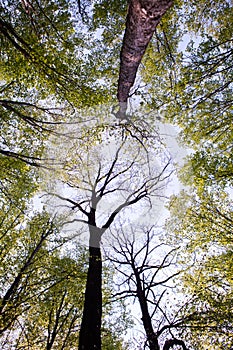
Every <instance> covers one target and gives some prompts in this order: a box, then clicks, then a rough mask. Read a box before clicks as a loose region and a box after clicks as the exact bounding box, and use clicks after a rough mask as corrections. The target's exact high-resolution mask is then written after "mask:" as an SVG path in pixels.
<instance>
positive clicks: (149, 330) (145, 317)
mask: <svg viewBox="0 0 233 350" xmlns="http://www.w3.org/2000/svg"><path fill="white" fill-rule="evenodd" d="M134 274H135V277H136V281H137V297H138V300H139V303H140V308H141V312H142V322H143V327H144V329H145V332H146V336H147V340H148V343H149V348H150V350H159V349H160V348H159V343H158V337H157V335H156V334H155V332H154V330H153V326H152V322H151V317H150V314H149V310H148V305H147V300H146V296H145V291H144V290H143V288H142V283H141V280H140V275H139V272H138V270H137V269H136V268H134Z"/></svg>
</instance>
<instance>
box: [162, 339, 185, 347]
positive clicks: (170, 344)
mask: <svg viewBox="0 0 233 350" xmlns="http://www.w3.org/2000/svg"><path fill="white" fill-rule="evenodd" d="M174 345H180V346H182V348H183V350H188V349H187V348H186V345H185V343H184V342H183V340H180V339H170V340H166V341H165V344H164V346H163V350H169V349H171V348H172V347H173V346H174Z"/></svg>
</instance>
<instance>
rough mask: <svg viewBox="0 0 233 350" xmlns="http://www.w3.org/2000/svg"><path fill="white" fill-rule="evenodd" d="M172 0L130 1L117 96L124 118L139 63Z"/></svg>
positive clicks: (120, 112)
mask: <svg viewBox="0 0 233 350" xmlns="http://www.w3.org/2000/svg"><path fill="white" fill-rule="evenodd" d="M172 2H173V1H172V0H130V2H129V9H128V15H127V20H126V29H125V35H124V39H123V44H122V49H121V54H120V73H119V80H118V92H117V98H118V101H119V107H120V110H119V111H118V113H117V116H118V117H119V118H123V117H124V115H125V113H126V108H127V99H128V97H129V91H130V88H131V87H132V86H133V84H134V81H135V77H136V73H137V70H138V66H139V64H140V62H141V60H142V57H143V55H144V53H145V51H146V48H147V45H148V44H149V42H150V40H151V38H152V35H153V33H154V31H155V29H156V26H157V25H158V24H159V22H160V19H161V18H162V16H163V15H164V14H165V12H166V11H167V10H168V9H169V8H170V7H171V5H172Z"/></svg>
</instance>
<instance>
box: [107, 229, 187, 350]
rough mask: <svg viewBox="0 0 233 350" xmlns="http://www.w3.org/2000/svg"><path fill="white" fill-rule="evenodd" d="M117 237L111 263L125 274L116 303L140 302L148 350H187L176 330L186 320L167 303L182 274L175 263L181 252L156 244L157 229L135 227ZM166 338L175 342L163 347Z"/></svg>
mask: <svg viewBox="0 0 233 350" xmlns="http://www.w3.org/2000/svg"><path fill="white" fill-rule="evenodd" d="M113 236H114V246H112V253H111V254H110V255H109V254H108V259H110V261H111V262H113V263H114V266H115V269H116V270H117V271H118V272H119V273H120V274H122V280H120V281H119V282H118V285H119V287H120V288H119V289H120V290H119V291H118V292H117V293H115V294H114V296H113V299H114V300H117V298H120V299H122V298H123V299H125V298H134V299H135V298H136V299H137V300H138V303H139V305H140V310H141V315H142V318H141V321H142V324H143V327H144V330H145V334H146V342H145V346H147V347H148V348H149V349H150V350H159V349H163V350H168V349H170V348H172V347H173V346H174V345H180V346H181V347H182V349H184V350H186V349H187V348H186V346H185V342H184V341H183V340H180V339H177V338H176V336H175V335H174V334H173V330H175V331H176V330H177V329H179V327H182V326H183V322H184V320H182V319H180V318H179V315H178V314H176V313H175V312H174V311H173V314H172V313H171V312H170V311H169V309H168V308H167V306H166V303H167V300H165V294H169V293H168V292H167V289H169V288H173V287H172V284H174V283H175V282H174V279H175V277H177V276H178V275H180V273H181V271H179V270H178V269H177V267H176V262H175V258H176V254H177V250H178V248H174V249H170V248H168V247H166V244H164V243H156V241H157V242H158V240H157V239H156V237H155V227H153V226H152V227H149V228H145V227H144V228H139V229H135V228H133V227H132V226H131V228H130V232H127V231H126V230H124V231H123V230H122V229H121V232H119V231H117V233H116V234H115V235H113ZM138 238H140V240H138ZM170 270H171V271H170ZM172 270H173V271H172ZM170 282H171V285H169V283H170ZM166 336H167V337H168V336H172V338H171V339H167V340H166V341H165V342H164V345H163V346H162V345H160V343H161V340H160V338H162V339H163V340H164V338H165V337H166Z"/></svg>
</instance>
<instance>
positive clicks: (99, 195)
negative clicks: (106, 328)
mask: <svg viewBox="0 0 233 350" xmlns="http://www.w3.org/2000/svg"><path fill="white" fill-rule="evenodd" d="M87 134H88V138H89V143H88V144H85V145H83V144H82V143H83V140H78V143H77V140H76V142H74V141H72V142H74V143H73V148H71V147H69V148H68V147H66V150H67V154H65V153H64V152H63V154H62V155H61V154H60V156H61V157H62V159H63V157H64V159H65V160H66V162H65V167H64V168H63V178H62V177H60V176H61V175H60V174H61V173H59V177H58V178H60V180H62V182H63V184H64V186H66V187H67V189H68V188H69V189H70V191H71V192H70V193H71V197H69V196H65V195H61V194H59V188H60V186H59V185H57V186H55V189H54V192H51V193H50V195H51V196H53V197H54V200H55V202H54V203H55V204H56V206H59V205H61V206H62V207H67V210H68V214H69V213H72V216H71V218H70V219H69V222H70V223H77V224H78V223H81V224H86V225H87V227H88V231H89V242H88V246H89V268H88V274H87V283H86V291H85V302H84V311H83V318H82V324H81V330H80V339H79V348H80V349H82V350H85V349H88V350H90V349H95V348H97V349H100V348H101V314H102V293H101V280H102V278H101V276H102V256H101V248H100V242H101V238H102V237H103V235H104V233H105V232H106V231H107V230H108V229H109V228H110V226H111V225H112V223H113V222H115V221H116V218H117V217H119V216H120V215H121V214H122V212H123V211H124V210H126V208H129V207H131V206H133V205H136V204H137V203H138V202H140V203H141V202H143V201H144V202H145V201H148V203H151V200H150V197H151V196H153V195H154V196H156V195H157V196H159V195H160V190H161V188H162V187H163V186H164V185H165V182H166V179H167V177H168V176H169V175H170V170H169V163H166V164H164V165H163V167H161V169H159V168H157V169H156V167H155V166H154V164H153V159H150V158H149V157H148V155H147V151H146V150H145V149H144V148H143V147H142V145H141V144H140V143H139V142H138V140H137V139H136V140H134V139H132V138H131V137H130V136H127V135H126V136H124V138H123V140H122V141H121V143H120V145H119V144H118V134H116V133H113V134H112V136H111V134H108V130H106V131H105V133H104V134H103V133H102V135H100V137H101V138H103V139H102V140H101V138H100V139H98V140H95V138H91V140H92V142H91V140H90V136H89V133H87ZM107 134H108V137H107ZM106 137H107V138H109V140H110V142H111V147H109V146H108V144H107V143H106V141H105V140H106ZM62 147H63V149H64V145H62ZM77 147H78V149H79V154H78V156H77V158H76V159H74V157H72V159H71V160H70V154H71V153H72V154H74V153H73V150H74V152H75V150H76V149H77ZM57 152H58V153H60V149H58V150H57ZM145 159H146V160H145ZM64 170H65V171H66V174H67V175H65V174H64ZM140 172H141V174H140ZM67 176H68V178H67ZM56 181H58V180H56ZM56 191H58V192H56ZM111 198H112V199H111ZM115 198H117V200H115ZM111 200H113V202H112V205H110V204H109V201H110V203H111ZM76 212H77V214H78V216H77V214H74V213H76Z"/></svg>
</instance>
